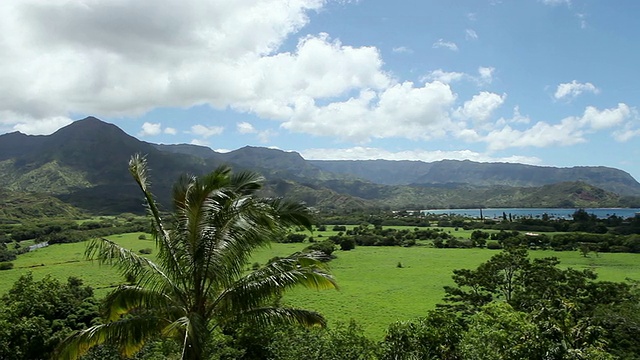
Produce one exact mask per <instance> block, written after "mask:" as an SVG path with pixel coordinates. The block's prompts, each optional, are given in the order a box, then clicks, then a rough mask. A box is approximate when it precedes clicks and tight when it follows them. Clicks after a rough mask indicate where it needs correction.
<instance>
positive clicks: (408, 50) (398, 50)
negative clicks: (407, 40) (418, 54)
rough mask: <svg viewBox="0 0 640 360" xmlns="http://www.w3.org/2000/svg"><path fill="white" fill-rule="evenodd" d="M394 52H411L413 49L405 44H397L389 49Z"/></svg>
mask: <svg viewBox="0 0 640 360" xmlns="http://www.w3.org/2000/svg"><path fill="white" fill-rule="evenodd" d="M391 51H393V52H394V53H404V54H413V50H411V49H410V48H408V47H406V46H398V47H394V48H393V49H391Z"/></svg>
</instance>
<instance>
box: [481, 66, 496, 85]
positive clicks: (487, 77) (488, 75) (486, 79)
mask: <svg viewBox="0 0 640 360" xmlns="http://www.w3.org/2000/svg"><path fill="white" fill-rule="evenodd" d="M494 71H495V68H493V67H485V66H480V67H479V68H478V75H479V76H480V77H479V78H478V82H479V83H480V84H491V82H493V72H494Z"/></svg>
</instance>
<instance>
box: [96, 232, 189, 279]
mask: <svg viewBox="0 0 640 360" xmlns="http://www.w3.org/2000/svg"><path fill="white" fill-rule="evenodd" d="M85 257H86V258H88V259H93V258H97V260H98V262H99V263H100V264H108V265H112V266H115V267H116V268H117V269H118V270H119V271H120V272H121V273H122V274H125V275H126V274H132V275H134V276H135V277H137V278H138V279H139V280H138V281H139V283H141V284H145V285H151V286H165V285H166V286H170V287H171V288H175V287H176V285H175V284H174V282H173V280H172V279H171V278H170V277H169V276H168V275H167V274H166V273H165V272H164V271H163V270H162V268H160V267H159V266H158V265H157V264H156V263H154V262H153V261H151V260H149V259H147V258H145V257H143V256H140V255H138V254H136V253H135V252H133V251H131V250H129V249H125V248H123V247H122V246H120V245H118V244H116V243H115V242H113V241H111V240H109V239H105V238H99V239H92V240H90V241H89V244H88V245H87V248H86V249H85Z"/></svg>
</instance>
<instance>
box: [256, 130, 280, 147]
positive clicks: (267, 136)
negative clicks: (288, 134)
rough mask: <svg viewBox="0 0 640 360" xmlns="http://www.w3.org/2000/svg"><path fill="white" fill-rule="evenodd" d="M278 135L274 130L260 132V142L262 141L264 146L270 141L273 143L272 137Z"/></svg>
mask: <svg viewBox="0 0 640 360" xmlns="http://www.w3.org/2000/svg"><path fill="white" fill-rule="evenodd" d="M277 135H278V133H277V132H276V131H273V130H264V131H260V132H258V141H260V142H261V143H263V144H266V143H268V142H269V141H271V138H272V137H274V136H277Z"/></svg>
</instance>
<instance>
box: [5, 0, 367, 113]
mask: <svg viewBox="0 0 640 360" xmlns="http://www.w3.org/2000/svg"><path fill="white" fill-rule="evenodd" d="M323 4H324V1H323V0H291V1H287V2H273V1H268V0H254V1H249V2H246V1H243V2H236V1H216V2H211V1H205V0H194V1H190V2H188V3H184V2H182V1H177V0H170V1H167V2H165V3H163V6H157V4H156V3H155V2H154V1H151V0H135V1H134V0H122V1H117V2H78V1H62V0H52V1H46V2H39V1H22V0H6V1H2V2H1V3H0V31H2V32H3V33H4V34H12V35H11V36H7V37H5V38H4V39H3V41H2V42H0V53H2V54H3V56H2V57H0V81H2V83H3V84H4V87H5V88H4V89H3V93H4V94H7V95H8V96H3V97H2V99H0V111H13V112H15V113H17V114H19V115H21V117H25V118H26V117H30V118H33V119H34V120H43V119H47V118H54V117H56V116H68V115H69V114H71V113H85V114H95V115H98V116H132V115H139V114H142V113H145V112H147V111H149V110H150V109H153V108H156V107H160V106H164V107H171V106H179V107H189V106H193V105H198V104H203V103H207V104H210V105H212V106H215V107H219V108H222V107H227V106H230V105H234V104H235V103H243V102H244V101H246V100H247V99H248V98H250V97H252V96H255V97H261V96H262V95H264V94H265V92H268V91H269V90H271V89H270V88H269V87H268V86H265V85H264V82H263V81H261V78H262V76H263V75H265V74H271V77H275V78H288V77H289V78H290V77H291V76H290V75H291V74H289V71H288V68H287V65H289V64H287V63H286V62H287V58H294V59H296V60H303V59H301V58H298V57H297V56H298V55H301V53H303V52H304V51H303V50H304V49H300V51H298V52H297V53H296V54H286V53H282V54H278V53H277V52H276V50H277V49H278V48H279V47H280V46H281V45H282V43H283V41H284V40H286V39H287V38H288V37H289V36H290V35H291V34H293V33H295V32H296V31H298V30H299V29H300V28H301V27H302V26H304V25H305V24H307V22H308V16H307V13H308V12H309V11H314V10H317V9H320V8H321V7H322V6H323ZM79 29H81V31H80V30H79ZM317 43H318V44H319V46H320V47H322V46H323V45H326V46H325V47H324V49H328V50H329V52H331V51H332V50H336V49H337V51H338V52H340V51H342V50H343V49H340V48H336V47H332V46H336V45H335V44H329V43H327V42H325V41H324V39H318V42H317ZM313 44H314V42H313V41H305V42H304V43H303V45H305V46H306V47H305V49H306V50H308V51H307V55H311V58H313V55H314V52H315V49H312V48H310V47H311V45H313ZM320 50H322V49H320ZM364 52H367V54H368V52H371V50H369V49H364ZM309 53H310V54H309ZM343 53H344V54H343V55H344V56H346V57H350V58H351V59H352V60H353V62H355V63H359V61H360V60H365V59H366V58H367V56H368V55H367V54H363V53H362V52H361V51H360V50H359V49H351V51H349V49H345V51H344V52H343ZM287 55H289V56H287ZM326 55H329V56H330V55H331V54H330V53H329V54H325V56H326ZM337 55H338V56H337V57H336V59H337V60H340V55H341V54H337ZM260 60H271V61H263V62H262V64H261V65H262V66H256V65H257V64H256V63H257V62H259V61H260ZM320 60H321V59H319V60H318V63H319V61H320ZM374 60H377V59H374ZM298 63H299V64H301V65H305V63H304V61H298ZM248 64H251V65H253V70H254V71H253V72H252V73H251V74H247V75H246V76H245V73H244V69H245V67H246V65H248ZM306 65H308V63H307V64H306ZM333 65H335V64H333ZM342 65H344V66H342ZM359 65H364V68H363V69H362V71H363V72H364V71H367V70H368V69H367V68H366V64H359ZM337 69H338V70H336V71H335V72H334V74H333V75H334V76H333V77H330V79H328V80H327V81H325V82H323V85H319V86H318V87H320V88H322V87H323V86H324V85H326V84H328V83H329V82H330V80H333V79H334V78H336V76H337V75H343V74H344V72H345V71H350V70H351V69H350V68H349V64H340V65H338V66H337ZM303 70H304V69H303ZM311 70H312V69H311ZM316 70H320V71H321V70H322V69H316ZM338 72H339V74H337V73H338ZM360 75H361V76H360V77H359V76H358V72H354V75H353V77H352V78H350V80H352V82H351V85H353V86H358V85H359V84H358V83H357V82H358V81H362V75H363V74H362V72H361V73H360ZM367 75H369V74H367ZM266 77H268V76H266ZM263 80H267V81H268V80H269V79H263ZM313 80H315V79H313V78H312V79H310V81H313ZM375 80H376V77H375V76H374V77H373V79H371V81H375ZM291 81H292V82H295V81H299V82H302V81H301V79H300V77H297V78H296V79H292V80H291ZM345 81H346V82H348V80H345ZM371 81H365V82H366V83H367V84H366V85H369V84H370V83H371ZM343 83H344V82H341V83H340V84H338V85H336V86H340V85H344V84H343ZM354 84H355V85H354ZM298 85H299V86H298V88H295V87H292V88H289V89H288V90H289V94H291V93H295V92H296V91H299V90H300V87H304V84H298ZM366 85H365V86H366ZM302 90H304V89H302ZM313 90H318V91H320V90H323V89H317V88H315V89H312V90H311V92H313ZM324 90H326V91H338V92H339V91H344V90H345V89H342V88H339V89H338V90H336V89H335V88H333V89H327V88H326V87H324ZM284 92H286V90H284ZM282 95H286V94H282ZM332 95H335V93H332ZM313 96H315V94H314V95H313Z"/></svg>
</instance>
